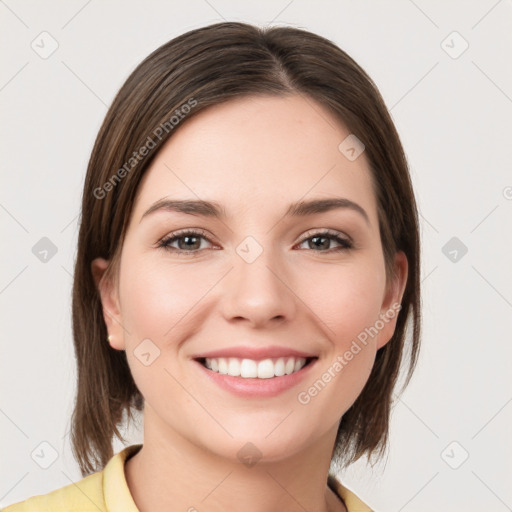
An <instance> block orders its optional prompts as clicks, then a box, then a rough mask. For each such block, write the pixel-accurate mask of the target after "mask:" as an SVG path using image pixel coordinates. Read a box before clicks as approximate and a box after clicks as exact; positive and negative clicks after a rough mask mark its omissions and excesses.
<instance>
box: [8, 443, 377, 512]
mask: <svg viewBox="0 0 512 512" xmlns="http://www.w3.org/2000/svg"><path fill="white" fill-rule="evenodd" d="M141 447H142V445H141V444H134V445H131V446H127V447H126V448H125V449H124V450H122V451H121V452H119V453H118V454H117V455H114V456H113V457H112V458H111V459H110V460H109V462H108V463H107V465H106V466H105V468H104V469H103V471H98V472H96V473H93V474H92V475H89V476H86V477H85V478H83V479H82V480H80V481H79V482H76V483H73V484H70V485H67V486H65V487H62V488H60V489H56V490H55V491H52V492H50V493H48V494H44V495H40V496H33V497H32V498H28V499H27V500H25V501H20V502H18V503H14V504H12V505H9V506H8V507H6V508H4V509H2V512H139V510H138V509H137V507H136V505H135V502H134V501H133V498H132V495H131V494H130V489H129V488H128V484H127V483H126V477H125V473H124V463H125V462H126V460H127V459H128V458H129V457H130V456H132V455H135V453H137V452H138V451H139V449H140V448H141ZM329 484H330V487H331V489H332V490H333V491H334V492H335V493H337V494H338V495H339V496H340V497H341V498H342V499H343V501H344V503H345V506H346V507H347V509H348V511H349V512H372V511H371V509H370V508H369V507H368V506H367V505H365V504H364V503H363V502H362V501H361V500H360V499H359V498H358V497H357V496H356V495H355V494H353V493H352V492H351V491H349V490H348V489H346V488H345V487H343V486H342V485H341V484H340V483H339V482H338V481H337V480H334V478H332V477H329Z"/></svg>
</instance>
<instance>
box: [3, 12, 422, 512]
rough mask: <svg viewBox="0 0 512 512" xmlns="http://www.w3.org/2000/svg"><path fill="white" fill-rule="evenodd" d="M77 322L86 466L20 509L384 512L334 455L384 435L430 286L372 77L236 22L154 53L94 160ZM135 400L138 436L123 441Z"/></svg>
mask: <svg viewBox="0 0 512 512" xmlns="http://www.w3.org/2000/svg"><path fill="white" fill-rule="evenodd" d="M408 320H409V323H410V331H409V337H408V339H407V340H406V325H407V322H408ZM73 332H74V342H75V351H76V357H77V365H78V383H77V396H76V403H75V409H74V413H73V418H72V444H73V451H74V454H75V457H76V459H77V461H78V463H79V465H80V468H81V471H82V475H83V476H84V477H85V478H84V479H83V480H81V481H80V482H78V483H76V484H71V485H69V486H66V487H64V488H62V489H59V490H56V491H53V492H51V493H49V494H47V495H44V496H37V497H33V498H30V499H28V500H26V501H24V502H20V503H18V504H15V505H11V506H9V507H7V508H6V509H5V511H6V512H21V511H24V510H31V511H50V510H52V511H56V510H63V511H64V510H81V511H85V510H91V511H92V510H98V509H99V510H105V511H107V510H108V511H110V512H117V511H119V512H121V511H132V512H136V511H140V512H149V511H154V510H177V511H178V510H189V511H194V510H199V511H203V510H204V511H206V510H208V511H217V510H244V511H254V512H257V511H269V510H282V511H295V510H310V511H313V510H314V511H323V512H325V511H347V510H348V511H350V512H354V511H363V510H370V508H369V507H368V506H367V505H365V504H364V503H363V502H362V501H361V500H360V499H359V498H358V497H357V496H356V495H355V494H354V493H352V492H351V491H349V490H348V489H347V488H345V487H343V485H342V484H341V483H340V482H339V481H337V480H336V479H335V471H334V468H335V467H339V466H341V465H346V464H349V463H350V462H353V461H355V460H357V459H359V458H360V457H362V456H368V457H371V456H379V455H381V454H382V453H383V450H384V449H385V446H386V441H387V435H388V424H389V412H390V406H391V397H392V392H393V389H394V387H395V383H396V381H397V377H398V370H399V366H400V362H401V360H402V359H403V357H404V356H403V351H404V349H405V346H406V345H408V347H407V350H408V352H409V354H410V356H409V361H408V363H409V367H408V374H407V377H409V378H410V376H411V373H412V370H413V368H414V364H415V362H416V358H417V353H418V348H419V337H420V336H419V335H420V286H419V235H418V221H417V212H416V205H415V199H414V194H413V190H412V186H411V182H410V177H409V173H408V168H407V163H406V160H405V157H404V153H403V150H402V147H401V144H400V140H399V137H398V134H397V132H396V130H395V128H394V126H393V123H392V121H391V118H390V116H389V114H388V112H387V110H386V108H385V105H384V102H383V100H382V98H381V96H380V94H379V92H378V90H377V88H376V87H375V85H374V84H373V83H372V81H371V79H370V78H369V77H368V76H367V75H366V73H365V72H364V71H363V70H362V69H361V68H360V67H359V66H358V65H357V64H356V63H355V62H354V61H353V60H352V59H351V58H350V57H349V56H348V55H346V54H345V53H344V52H343V51H342V50H340V49H339V48H338V47H337V46H335V45H334V44H333V43H331V42H329V41H328V40H326V39H324V38H322V37H320V36H317V35H314V34H311V33H309V32H306V31H303V30H299V29H295V28H289V27H274V28H267V29H260V28H257V27H254V26H251V25H247V24H243V23H234V22H226V23H219V24H215V25H211V26H208V27H203V28H200V29H197V30H192V31H190V32H188V33H186V34H184V35H181V36H179V37H177V38H175V39H173V40H172V41H170V42H168V43H167V44H165V45H163V46H162V47H160V48H159V49H157V50H156V51H155V52H153V53H152V54H151V55H149V56H148V57H147V58H146V59H145V60H144V61H143V62H142V63H141V64H140V65H139V66H138V67H137V68H136V69H135V71H134V72H133V73H132V74H131V76H130V77H129V78H128V79H127V81H126V83H125V84H124V85H123V87H122V88H121V90H120V91H119V93H118V95H117V97H116V98H115V100H114V102H113V104H112V106H111V108H110V110H109V112H108V113H107V116H106V118H105V121H104V123H103V125H102V127H101V129H100V132H99V134H98V137H97V140H96V143H95V146H94V149H93V152H92V155H91V159H90V162H89V167H88V172H87V176H86V180H85V185H84V193H83V202H82V215H81V225H80V233H79V241H78V251H77V259H76V265H75V275H74V289H73ZM135 410H137V411H143V417H144V443H143V444H142V445H132V446H128V447H127V448H125V449H124V450H123V451H122V452H120V453H118V454H116V455H114V454H113V449H112V440H113V436H114V435H116V436H118V437H119V438H120V439H121V440H123V439H122V436H121V434H120V433H119V430H118V427H119V426H120V425H121V424H122V422H123V421H124V420H126V419H127V418H131V417H132V413H133V412H134V411H135ZM123 441H124V440H123Z"/></svg>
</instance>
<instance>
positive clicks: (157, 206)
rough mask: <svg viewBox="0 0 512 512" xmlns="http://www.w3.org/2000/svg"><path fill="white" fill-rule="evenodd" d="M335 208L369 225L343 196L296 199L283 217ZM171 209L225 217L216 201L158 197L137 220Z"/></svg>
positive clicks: (361, 210)
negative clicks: (348, 212) (346, 210)
mask: <svg viewBox="0 0 512 512" xmlns="http://www.w3.org/2000/svg"><path fill="white" fill-rule="evenodd" d="M335 209H349V210H352V211H355V212H357V213H359V214H360V215H361V216H362V217H363V218H364V220H365V221H366V223H367V224H368V225H370V218H369V217H368V214H367V213H366V211H365V210H364V208H362V207H361V206H359V205H358V204H357V203H355V202H354V201H351V200H350V199H346V198H343V197H333V198H327V199H313V200H310V201H297V202H295V203H292V204H290V205H289V206H288V209H287V210H286V213H285V214H284V217H285V218H286V217H306V216H308V215H314V214H317V213H324V212H328V211H331V210H335ZM160 210H163V211H169V212H171V211H173V212H178V213H186V214H188V215H200V216H203V217H211V218H217V219H225V218H227V214H226V210H225V209H224V207H223V206H221V205H220V204H219V203H217V202H216V201H205V200H202V199H198V200H195V199H194V200H191V199H166V198H163V199H160V200H158V201H157V202H156V203H154V204H153V205H151V207H150V208H149V209H148V210H146V212H145V213H144V214H143V215H142V217H141V219H140V221H139V222H142V220H143V219H144V218H145V217H147V216H148V215H150V214H151V213H153V212H156V211H160Z"/></svg>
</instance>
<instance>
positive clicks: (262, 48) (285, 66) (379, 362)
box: [71, 22, 420, 476]
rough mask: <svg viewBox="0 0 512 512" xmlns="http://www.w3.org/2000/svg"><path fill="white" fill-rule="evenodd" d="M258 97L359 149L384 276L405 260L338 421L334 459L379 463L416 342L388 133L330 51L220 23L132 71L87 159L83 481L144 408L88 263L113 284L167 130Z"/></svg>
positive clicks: (300, 38)
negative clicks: (111, 336)
mask: <svg viewBox="0 0 512 512" xmlns="http://www.w3.org/2000/svg"><path fill="white" fill-rule="evenodd" d="M257 94H264V95H277V96H284V95H290V94H300V95H301V96H302V97H304V98H306V99H312V100H314V101H316V102H318V103H319V104H321V105H323V106H324V107H326V108H327V109H328V110H329V111H331V112H332V113H333V114H334V115H335V116H336V118H337V119H339V121H340V123H342V124H343V125H345V126H346V127H347V128H348V129H349V130H350V132H351V133H354V134H355V135H356V136H357V137H358V138H359V139H360V140H361V141H362V142H363V144H364V145H365V147H366V149H365V155H366V158H367V161H368V162H369V166H370V171H371V174H372V179H373V184H374V189H375V194H376V199H377V206H378V215H379V228H380V234H381V240H382V248H383V253H384V258H385V262H386V271H387V275H388V278H389V277H390V276H391V275H392V262H393V257H394V255H395V253H396V252H397V251H400V250H401V251H403V252H404V253H405V255H406V256H407V260H408V280H407V284H406V288H405V292H404V295H403V298H402V308H401V310H400V314H399V315H398V319H397V323H396V329H395V332H394V335H393V337H392V338H391V340H390V341H389V343H387V344H386V345H385V346H384V347H382V348H381V349H380V350H379V351H378V352H377V355H376V359H375V363H374V366H373V369H372V372H371V375H370V377H369V379H368V382H367V383H366V386H365V387H364V389H363V391H362V392H361V394H360V395H359V397H358V398H357V399H356V401H355V402H354V404H353V405H352V406H351V407H350V409H349V410H348V411H346V413H345V414H344V415H343V417H342V419H341V423H340V426H339V429H338V435H337V438H336V443H335V446H334V450H333V460H334V458H336V460H337V461H342V462H343V463H350V462H352V461H355V460H356V459H358V458H360V457H361V456H362V455H365V454H366V455H372V454H382V452H383V449H384V448H385V446H386V443H387V438H388V427H389V416H390V407H391V404H392V392H393V389H394V388H395V385H396V383H397V378H398V375H399V369H400V366H401V362H402V360H403V359H404V352H405V351H407V352H408V358H407V364H408V366H407V372H406V379H405V382H408V380H409V379H410V377H411V375H412V371H413V368H414V366H415V364H416V360H417V355H418V350H419V339H420V279H419V274H420V264H419V262H420V252H419V229H418V216H417V210H416V203H415V199H414V193H413V189H412V185H411V181H410V176H409V171H408V166H407V162H406V158H405V155H404V152H403V149H402V146H401V143H400V139H399V136H398V134H397V131H396V129H395V127H394V125H393V122H392V120H391V117H390V115H389V113H388V111H387V109H386V107H385V104H384V101H383V99H382V97H381V95H380V93H379V91H378V89H377V87H376V86H375V85H374V83H373V82H372V80H371V79H370V78H369V77H368V75H367V74H366V73H365V71H364V70H363V69H362V68H361V67H360V66H359V65H358V64H357V63H356V62H354V60H352V59H351V58H350V57H349V56H348V55H347V54H346V53H345V52H343V51H342V50H341V49H340V48H339V47H338V46H336V45H335V44H334V43H332V42H330V41H329V40H327V39H325V38H323V37H320V36H318V35H315V34H312V33H310V32H307V31H305V30H300V29H297V28H291V27H269V28H259V27H255V26H252V25H249V24H245V23H237V22H224V23H218V24H214V25H210V26H206V27H202V28H199V29H195V30H191V31H189V32H187V33H185V34H183V35H180V36H179V37H176V38H175V39H172V40H171V41H169V42H168V43H166V44H164V45H162V46H161V47H160V48H158V49H157V50H155V51H154V52H153V53H151V54H150V55H149V56H148V57H147V58H146V59H145V60H144V61H143V62H142V63H141V64H140V65H138V66H137V68H136V69H135V70H134V71H133V72H132V73H131V75H130V76H129V77H128V79H127V80H126V82H125V83H124V85H123V86H122V87H121V89H120V90H119V92H118V94H117V95H116V97H115V99H114V101H113V103H112V105H111V107H110V109H109V110H108V112H107V115H106V117H105V120H104V122H103V124H102V126H101V128H100V130H99V133H98V136H97V138H96V141H95V144H94V148H93V150H92V154H91V157H90V161H89V165H88V169H87V175H86V178H85V184H84V189H83V198H82V210H81V219H80V232H79V237H78V248H77V257H76V264H75V270H74V283H73V299H72V309H73V336H74V346H75V353H76V360H77V367H78V371H77V392H76V399H75V405H74V411H73V415H72V419H71V423H72V425H71V440H72V448H73V453H74V456H75V458H76V460H77V461H78V463H79V466H80V469H81V472H82V475H83V476H85V475H87V474H89V473H91V472H93V471H98V470H101V469H103V467H104V466H105V464H106V463H107V462H108V460H109V459H110V458H111V457H112V456H113V447H112V442H113V438H114V435H115V436H117V437H118V438H119V439H120V440H122V441H124V439H123V437H122V436H121V434H120V432H119V430H118V427H119V426H120V425H121V424H122V423H123V421H125V420H126V419H131V418H133V413H134V411H135V410H137V411H141V410H142V409H143V404H144V401H143V397H142V395H141V393H140V391H139V390H138V388H137V386H136V384H135V382H134V380H133V378H132V375H131V372H130V369H129V366H128V363H127V359H126V353H125V352H124V351H118V350H115V349H113V348H112V347H111V346H110V345H109V343H108V342H107V330H106V326H105V322H104V319H103V314H102V311H103V310H102V303H101V300H100V295H99V292H98V289H97V287H96V284H95V282H94V279H93V275H92V271H91V262H92V261H93V260H94V259H95V258H97V257H102V258H105V259H108V260H110V265H109V267H108V269H107V272H106V276H105V278H108V279H109V278H113V279H114V280H115V279H116V276H117V269H118V261H119V256H120V253H121V249H122V245H123V241H124V236H125V234H126V229H127V225H128V221H129V218H130V214H131V212H132V208H133V204H134V199H135V196H136V193H137V189H138V185H139V183H140V181H141V179H142V177H143V175H144V173H145V171H146V170H147V169H148V166H149V165H150V163H151V161H152V160H153V158H154V157H155V155H156V154H157V153H158V151H159V149H160V148H161V147H162V146H163V144H164V143H165V142H166V141H167V140H168V139H169V137H171V136H172V134H173V132H174V131H176V130H177V129H179V127H180V126H181V125H182V124H183V123H186V122H187V121H188V120H189V119H190V118H192V117H193V116H195V115H197V114H198V113H199V112H201V111H203V110H204V109H206V108H208V107H209V106H211V105H216V104H219V103H222V102H226V101H229V100H230V99H233V98H240V97H243V96H250V95H257ZM184 105H189V108H185V107H184ZM173 118H174V119H173ZM176 120H177V121H176ZM157 134H158V136H157ZM150 139H151V142H150ZM340 142H341V141H340ZM144 147H146V148H147V149H148V151H146V152H144V153H145V154H144V155H142V153H143V151H141V148H144ZM150 147H151V149H149V148H150ZM135 155H137V156H135ZM122 169H124V171H123V170H122ZM108 184H109V185H108ZM408 321H409V322H410V324H411V325H410V326H407V322H408ZM409 327H411V329H410V332H409ZM406 334H407V335H408V336H407V337H408V338H409V340H408V341H407V343H406ZM409 334H410V336H409ZM406 349H407V350H406Z"/></svg>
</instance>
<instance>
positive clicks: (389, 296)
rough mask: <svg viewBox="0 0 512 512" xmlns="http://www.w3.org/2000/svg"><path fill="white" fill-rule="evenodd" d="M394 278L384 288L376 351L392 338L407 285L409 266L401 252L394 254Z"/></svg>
mask: <svg viewBox="0 0 512 512" xmlns="http://www.w3.org/2000/svg"><path fill="white" fill-rule="evenodd" d="M393 269H394V276H393V278H392V280H391V282H389V283H388V285H387V287H386V293H385V296H384V300H383V303H382V308H381V312H380V317H381V319H382V321H383V324H384V325H383V328H382V330H381V332H380V334H379V339H378V341H377V349H379V348H381V347H383V346H384V345H385V344H386V343H388V342H389V340H390V339H391V338H392V337H393V334H394V332H395V327H396V321H397V318H398V315H399V313H400V310H401V304H402V297H403V295H404V291H405V287H406V285H407V276H408V269H409V265H408V262H407V256H406V255H405V253H404V252H403V251H398V252H397V253H396V254H395V259H394V264H393Z"/></svg>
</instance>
